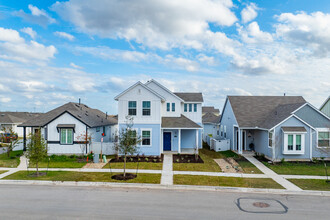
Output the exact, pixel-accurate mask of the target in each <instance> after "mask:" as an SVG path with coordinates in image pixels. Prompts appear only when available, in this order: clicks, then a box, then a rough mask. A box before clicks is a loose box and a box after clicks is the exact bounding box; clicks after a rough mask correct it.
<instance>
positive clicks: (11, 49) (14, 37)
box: [0, 27, 57, 64]
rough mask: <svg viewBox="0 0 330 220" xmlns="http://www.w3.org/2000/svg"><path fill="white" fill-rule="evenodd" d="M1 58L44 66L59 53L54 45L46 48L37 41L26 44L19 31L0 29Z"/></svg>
mask: <svg viewBox="0 0 330 220" xmlns="http://www.w3.org/2000/svg"><path fill="white" fill-rule="evenodd" d="M0 49H1V50H0V58H2V59H7V60H16V61H20V62H24V63H31V62H32V63H35V64H42V63H43V62H45V61H48V60H49V59H51V58H53V57H54V54H55V53H56V52H57V50H56V48H55V47H54V46H53V45H50V46H45V45H43V44H40V43H38V42H36V41H32V40H31V41H30V42H25V40H24V38H22V37H21V36H20V35H19V33H18V31H16V30H13V29H4V28H1V27H0Z"/></svg>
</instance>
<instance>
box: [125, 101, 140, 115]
mask: <svg viewBox="0 0 330 220" xmlns="http://www.w3.org/2000/svg"><path fill="white" fill-rule="evenodd" d="M129 102H135V115H130V114H129V110H130V109H134V108H132V107H129ZM137 106H138V102H137V101H132V100H130V101H128V102H127V115H129V116H137V115H138V107H137Z"/></svg>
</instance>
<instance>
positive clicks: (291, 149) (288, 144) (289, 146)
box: [272, 133, 305, 154]
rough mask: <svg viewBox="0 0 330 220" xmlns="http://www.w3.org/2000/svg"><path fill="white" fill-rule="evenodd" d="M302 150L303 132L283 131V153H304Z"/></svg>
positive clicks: (303, 142) (303, 145)
mask: <svg viewBox="0 0 330 220" xmlns="http://www.w3.org/2000/svg"><path fill="white" fill-rule="evenodd" d="M272 138H273V137H272ZM304 151H305V134H304V133H284V148H283V154H304Z"/></svg>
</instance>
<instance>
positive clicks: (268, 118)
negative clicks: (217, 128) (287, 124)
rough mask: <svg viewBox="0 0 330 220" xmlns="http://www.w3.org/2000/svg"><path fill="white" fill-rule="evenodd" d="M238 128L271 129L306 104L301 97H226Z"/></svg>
mask: <svg viewBox="0 0 330 220" xmlns="http://www.w3.org/2000/svg"><path fill="white" fill-rule="evenodd" d="M228 100H229V101H230V104H231V106H232V108H233V111H234V114H235V117H236V120H237V123H238V125H239V126H240V127H259V128H266V129H269V128H272V127H273V126H275V125H276V124H278V123H279V122H281V121H282V120H284V119H285V118H287V117H288V116H289V115H290V113H291V112H292V111H294V110H295V109H297V108H299V107H300V106H302V105H303V104H305V103H306V100H305V99H304V98H303V97H302V96H228Z"/></svg>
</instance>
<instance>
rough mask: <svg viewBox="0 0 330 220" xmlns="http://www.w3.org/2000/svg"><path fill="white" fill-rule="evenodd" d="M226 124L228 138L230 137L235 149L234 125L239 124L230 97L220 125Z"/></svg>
mask: <svg viewBox="0 0 330 220" xmlns="http://www.w3.org/2000/svg"><path fill="white" fill-rule="evenodd" d="M221 125H223V126H226V139H230V145H231V150H234V149H235V142H234V137H235V135H234V134H235V133H233V132H234V126H237V125H238V123H237V121H236V118H235V115H234V112H233V109H232V107H231V104H230V101H229V99H227V100H226V103H225V106H224V109H223V111H222V115H221V121H220V126H221Z"/></svg>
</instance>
